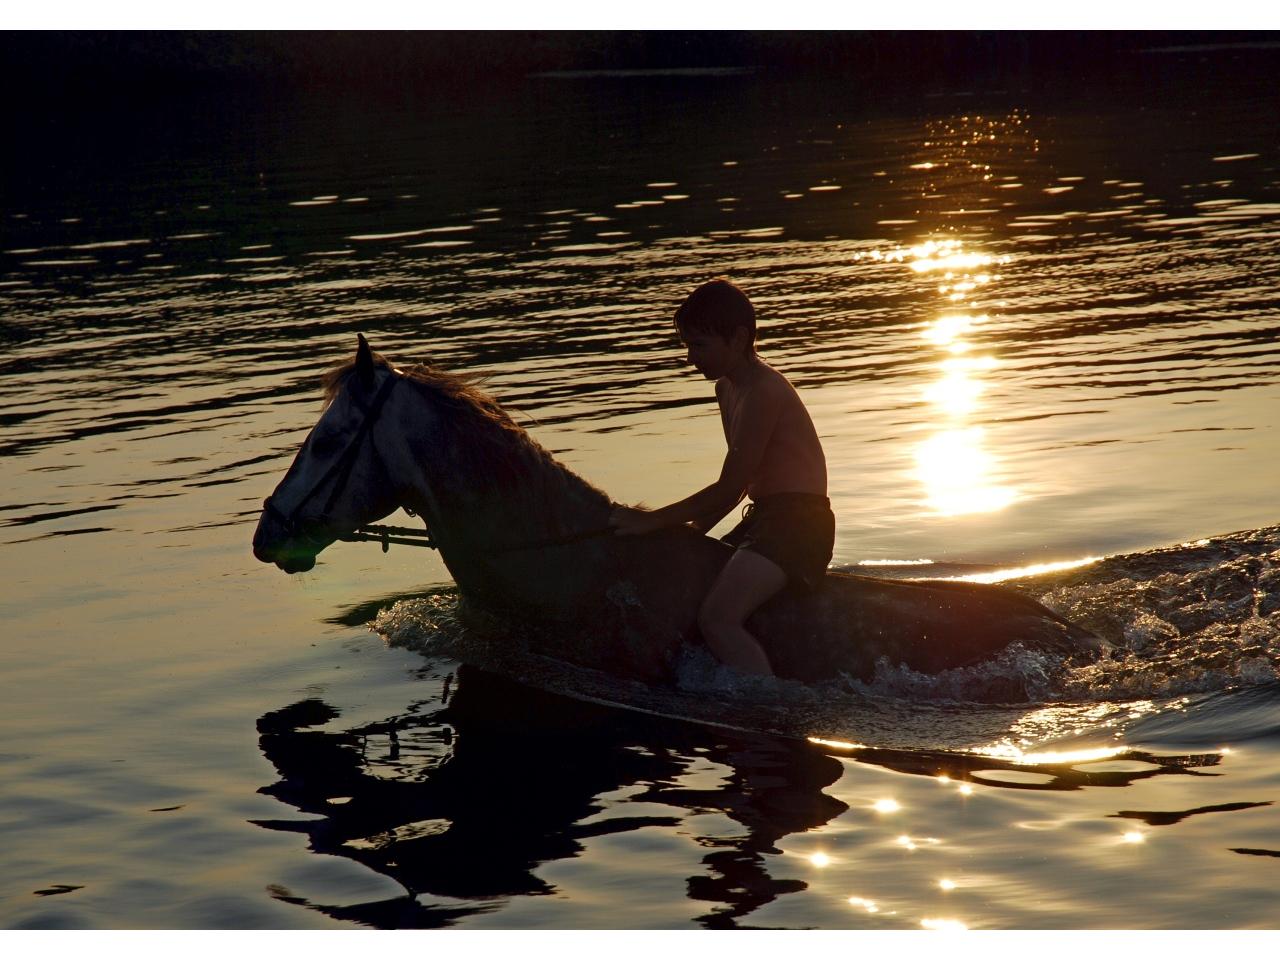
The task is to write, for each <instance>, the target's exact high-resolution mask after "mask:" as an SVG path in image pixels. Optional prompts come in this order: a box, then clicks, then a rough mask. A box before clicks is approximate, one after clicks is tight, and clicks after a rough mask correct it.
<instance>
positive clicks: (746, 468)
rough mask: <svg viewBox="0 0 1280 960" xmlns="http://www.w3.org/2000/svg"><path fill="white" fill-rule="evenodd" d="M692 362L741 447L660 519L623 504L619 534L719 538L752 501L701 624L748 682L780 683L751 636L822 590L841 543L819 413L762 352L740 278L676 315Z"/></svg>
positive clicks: (702, 290)
mask: <svg viewBox="0 0 1280 960" xmlns="http://www.w3.org/2000/svg"><path fill="white" fill-rule="evenodd" d="M675 324H676V329H677V330H678V331H679V333H680V339H681V341H682V342H683V343H684V345H685V348H686V349H687V351H688V361H689V363H690V364H692V365H693V366H694V368H695V369H697V371H698V372H699V373H701V374H702V375H703V376H704V377H706V378H707V379H708V380H714V381H715V384H716V401H717V403H719V405H720V422H721V425H722V426H723V427H724V435H725V440H726V441H727V443H728V446H729V450H728V453H727V454H726V455H725V459H724V466H723V467H721V469H720V478H719V479H718V480H716V482H715V483H713V484H711V486H709V487H705V488H704V489H702V490H699V491H698V492H697V493H695V494H693V496H691V497H686V498H685V499H684V500H681V501H679V502H678V503H673V504H671V505H669V506H666V507H663V508H662V509H660V510H644V509H635V508H631V507H617V508H615V509H614V511H613V514H612V516H611V517H610V518H609V522H610V524H611V525H612V526H613V527H614V528H615V532H616V533H617V534H619V535H637V534H644V533H651V532H652V531H654V530H660V529H662V528H663V527H669V526H674V525H675V524H679V523H690V524H692V525H693V527H694V528H695V529H697V530H699V531H701V532H703V533H705V532H706V531H708V530H710V529H711V528H712V527H714V526H715V525H716V524H717V523H719V522H720V520H721V519H723V518H724V516H725V515H726V514H728V512H729V511H730V510H732V509H733V508H734V507H736V506H737V505H738V504H739V503H741V502H742V499H743V497H744V496H750V498H751V501H752V502H751V504H750V505H749V506H748V507H747V509H746V511H745V512H744V513H745V519H744V520H743V521H742V523H740V524H738V525H737V526H736V527H734V529H733V530H732V531H730V532H729V533H728V534H727V535H725V537H724V538H723V539H724V541H725V542H726V543H729V544H730V545H732V546H734V547H736V548H737V549H736V551H735V552H734V554H733V556H732V557H731V558H730V559H729V562H728V563H727V564H725V566H724V569H723V570H722V571H721V572H720V575H719V577H718V578H717V580H716V581H715V583H714V584H713V585H712V587H711V591H710V592H709V593H708V594H707V596H706V598H705V599H704V600H703V602H702V607H701V609H700V610H699V612H698V627H699V629H700V630H701V631H702V636H703V639H704V640H705V641H706V643H707V646H708V647H710V648H711V652H712V653H714V654H715V655H716V657H717V658H718V659H719V660H720V661H721V662H722V663H724V664H725V665H727V666H729V667H732V668H734V669H735V670H738V671H741V672H743V673H754V674H761V675H763V676H773V670H772V668H771V667H770V665H769V659H768V657H767V656H766V655H765V652H764V650H763V649H762V648H761V646H760V644H759V643H757V642H756V639H755V638H754V637H753V636H751V634H750V633H748V632H747V630H746V629H745V628H744V627H743V624H744V623H745V622H746V620H747V618H748V617H749V616H750V615H751V613H752V612H753V611H755V610H756V608H758V607H759V606H760V605H761V604H763V603H764V602H765V601H766V600H768V599H769V598H770V597H772V596H773V595H774V594H776V593H777V592H778V591H779V590H781V589H782V588H783V587H784V586H786V585H787V584H788V583H792V584H793V585H796V586H800V587H802V588H807V589H813V588H814V587H816V586H817V585H818V584H819V583H821V581H822V577H823V574H824V572H825V570H826V567H827V564H828V563H829V562H830V560H831V552H832V546H833V544H834V541H835V518H834V517H833V516H832V513H831V505H830V502H829V501H828V500H827V462H826V457H825V456H824V455H823V452H822V444H821V443H820V442H819V440H818V434H817V432H816V431H815V430H814V428H813V421H812V420H811V419H810V418H809V413H808V411H807V410H805V408H804V404H803V403H801V402H800V398H799V396H797V395H796V391H795V389H794V388H793V387H792V386H791V384H790V383H789V382H788V381H787V378H786V377H784V376H783V375H782V374H780V373H778V371H776V370H774V369H773V368H772V367H770V366H769V365H768V364H767V363H765V362H764V361H763V360H761V359H760V357H759V356H758V355H757V354H756V350H755V338H756V319H755V308H754V307H753V306H752V305H751V301H750V300H748V299H747V296H746V294H744V293H743V292H742V291H741V290H739V289H738V288H737V287H736V286H734V285H733V284H732V283H730V282H729V281H728V280H724V279H719V280H712V281H710V282H708V283H704V284H703V285H702V286H700V287H698V288H697V289H696V290H694V291H693V293H691V294H689V296H688V298H687V299H686V300H685V301H684V303H683V304H682V305H681V306H680V309H679V310H677V311H676V316H675Z"/></svg>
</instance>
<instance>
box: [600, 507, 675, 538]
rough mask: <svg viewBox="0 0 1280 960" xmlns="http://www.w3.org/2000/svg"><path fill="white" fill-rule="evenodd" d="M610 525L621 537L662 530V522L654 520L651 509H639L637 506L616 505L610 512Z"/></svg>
mask: <svg viewBox="0 0 1280 960" xmlns="http://www.w3.org/2000/svg"><path fill="white" fill-rule="evenodd" d="M609 526H611V527H613V532H614V533H615V534H616V535H617V536H620V537H637V536H641V535H642V534H646V533H653V531H655V530H661V529H662V526H663V525H662V524H661V523H655V522H654V515H653V512H652V511H649V510H637V509H636V508H635V507H614V508H613V512H612V513H611V514H609Z"/></svg>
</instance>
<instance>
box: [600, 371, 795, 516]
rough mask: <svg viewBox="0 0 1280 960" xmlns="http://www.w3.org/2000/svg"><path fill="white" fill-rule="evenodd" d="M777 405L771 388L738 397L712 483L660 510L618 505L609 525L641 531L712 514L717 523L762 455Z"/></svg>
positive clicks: (734, 502) (744, 486)
mask: <svg viewBox="0 0 1280 960" xmlns="http://www.w3.org/2000/svg"><path fill="white" fill-rule="evenodd" d="M779 409H780V404H779V402H778V400H777V399H776V398H775V396H774V395H773V393H772V391H770V390H767V389H757V390H752V391H751V392H750V393H748V394H747V395H746V396H745V397H743V399H742V408H741V411H740V413H739V415H738V417H737V422H736V424H735V425H734V429H733V431H732V433H731V435H730V437H729V452H728V453H727V454H726V455H725V458H724V464H723V466H721V468H720V477H719V479H717V480H716V482H715V483H713V484H711V485H710V486H707V487H703V488H702V489H701V490H699V491H698V492H697V493H695V494H694V495H693V496H691V497H685V499H683V500H680V501H677V502H676V503H673V504H670V505H668V506H665V507H663V508H662V509H660V510H652V511H644V510H635V509H631V508H626V507H622V508H619V509H617V510H615V511H614V513H613V516H611V517H610V519H609V522H610V525H612V526H613V527H614V528H615V529H616V531H617V532H618V533H620V534H641V533H651V532H652V531H654V530H661V529H662V528H663V527H672V526H675V525H676V524H680V523H689V522H693V523H700V522H701V521H705V520H707V519H708V518H709V517H713V516H714V517H715V523H718V522H719V521H720V519H721V518H722V517H724V516H725V515H726V514H727V513H728V512H729V511H730V510H732V509H733V508H734V507H735V506H737V505H738V504H739V503H741V502H742V498H743V497H744V496H745V495H746V490H747V483H748V482H749V481H750V480H751V477H752V476H754V475H755V473H756V471H757V469H758V468H759V466H760V463H761V461H762V460H763V459H764V452H765V449H766V448H767V447H768V444H769V437H770V436H771V435H772V434H773V428H774V426H775V424H776V423H777V421H778V413H779ZM715 523H713V524H711V526H714V525H715ZM704 529H710V527H706V528H704Z"/></svg>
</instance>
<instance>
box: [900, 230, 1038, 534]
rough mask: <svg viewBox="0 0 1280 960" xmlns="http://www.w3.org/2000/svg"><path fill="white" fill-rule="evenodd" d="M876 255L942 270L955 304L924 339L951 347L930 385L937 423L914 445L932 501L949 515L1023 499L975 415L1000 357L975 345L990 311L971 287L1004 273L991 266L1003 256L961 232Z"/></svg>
mask: <svg viewBox="0 0 1280 960" xmlns="http://www.w3.org/2000/svg"><path fill="white" fill-rule="evenodd" d="M877 253H878V251H877ZM875 258H876V259H883V260H888V261H890V262H894V261H896V262H899V263H902V262H908V261H909V263H908V265H909V267H910V269H911V270H912V271H913V272H915V273H919V274H931V273H941V278H940V279H941V281H942V282H941V283H940V284H939V286H938V292H939V294H942V295H944V296H945V297H946V298H947V301H948V303H950V304H952V306H951V307H950V308H949V309H948V310H947V312H945V313H943V314H941V315H940V316H938V317H937V318H935V319H934V320H931V321H929V322H927V323H925V324H923V327H922V336H923V339H924V340H925V341H926V342H927V343H929V344H930V345H931V346H933V347H934V348H936V349H938V350H941V351H944V352H945V354H946V355H945V356H944V357H943V358H942V359H941V360H940V361H939V363H938V364H937V367H936V369H937V371H938V373H939V376H938V378H937V379H935V380H933V381H932V382H930V383H929V384H928V385H927V386H926V387H925V389H924V391H923V399H924V400H925V402H927V403H928V404H930V406H931V407H932V408H933V410H934V417H933V421H934V423H935V424H936V427H937V429H936V430H935V432H934V433H933V434H932V435H931V436H929V437H928V438H927V439H925V440H923V441H921V442H919V443H918V444H917V446H916V450H915V462H916V471H915V475H916V478H917V479H918V480H919V481H920V482H921V483H922V484H923V486H924V491H925V499H926V502H927V503H928V505H929V506H930V508H932V509H933V510H934V511H935V512H936V513H939V514H942V515H943V516H963V515H966V514H974V513H994V512H995V511H998V510H1003V509H1004V508H1005V507H1007V506H1009V505H1010V504H1011V503H1014V502H1015V501H1016V500H1017V499H1018V492H1017V491H1016V490H1014V489H1013V488H1012V487H1009V486H1006V485H1003V484H1001V483H999V482H998V480H997V477H998V474H999V465H998V463H997V461H996V459H995V457H994V456H993V455H992V454H991V453H990V452H989V450H988V449H987V446H986V443H985V434H984V431H983V429H982V427H980V426H977V425H975V424H974V423H973V422H972V419H973V418H974V417H975V415H977V414H978V413H979V412H980V410H981V408H982V397H983V394H984V393H985V392H986V389H987V384H986V383H985V382H984V381H983V379H982V376H981V375H982V374H984V373H987V372H989V371H991V370H994V369H995V368H996V366H997V365H998V361H997V360H996V358H995V357H993V356H991V355H989V354H979V353H977V352H975V344H974V343H973V342H972V335H973V334H974V333H975V332H976V331H977V330H979V329H981V328H982V327H983V326H984V325H985V324H988V323H989V321H990V319H991V318H990V316H989V315H988V314H985V313H981V314H976V313H970V312H967V311H966V310H965V309H964V304H965V301H966V300H967V299H968V297H969V294H970V293H971V292H972V291H974V290H976V289H977V288H979V287H981V286H984V285H986V284H988V283H990V282H991V281H992V280H993V279H998V277H996V276H994V275H993V274H992V273H991V272H990V270H989V269H988V268H989V267H991V266H992V265H993V264H995V263H997V262H998V261H997V259H996V258H995V257H993V256H991V255H990V254H986V253H983V252H981V251H977V250H968V249H965V247H964V245H963V244H962V242H961V241H959V240H955V239H933V240H926V241H924V242H922V243H919V244H917V245H916V246H913V247H909V248H904V249H902V250H896V251H893V252H892V253H890V254H888V255H883V254H881V255H879V256H876V257H875ZM999 262H1003V261H999Z"/></svg>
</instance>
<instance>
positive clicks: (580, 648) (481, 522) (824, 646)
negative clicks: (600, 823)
mask: <svg viewBox="0 0 1280 960" xmlns="http://www.w3.org/2000/svg"><path fill="white" fill-rule="evenodd" d="M323 387H324V397H325V406H324V409H323V412H322V414H321V416H320V418H319V420H318V421H317V422H316V424H315V426H314V428H313V429H312V430H311V432H310V434H309V435H308V436H307V438H306V440H305V441H304V442H303V444H302V446H301V447H300V449H299V450H298V452H297V455H296V456H295V458H294V460H293V463H292V464H291V466H290V467H289V469H288V471H287V472H286V473H285V475H284V477H283V479H282V480H281V481H280V483H279V484H278V485H277V487H276V488H275V490H274V491H273V492H272V494H271V495H270V496H269V497H268V498H267V499H266V501H265V502H264V504H263V509H262V513H261V516H260V518H259V520H258V526H257V530H256V532H255V533H254V538H253V552H254V555H255V556H256V557H257V558H258V559H259V560H261V561H263V562H265V563H273V564H275V565H276V566H278V567H279V568H280V569H281V570H283V571H285V572H286V573H296V572H300V571H305V570H309V569H311V568H312V567H313V566H314V564H315V559H316V555H317V554H319V553H320V552H321V551H322V550H324V549H325V548H326V547H327V546H329V545H330V544H332V543H333V542H334V541H335V540H338V539H340V538H342V537H345V536H347V535H349V534H350V533H351V532H352V531H354V530H356V529H358V528H360V527H362V526H365V525H368V524H370V523H374V522H376V521H377V520H379V519H382V518H384V517H386V516H387V515H388V514H390V513H392V512H393V511H394V510H396V509H397V508H401V507H403V508H405V509H406V510H407V511H408V512H409V513H411V514H414V515H416V516H418V517H419V518H420V519H421V521H422V522H423V523H424V525H425V528H426V530H427V531H429V532H430V535H431V537H432V539H433V541H434V545H435V546H436V547H437V549H438V550H439V551H440V555H441V558H442V559H443V561H444V564H445V566H446V568H447V569H448V571H449V573H450V575H451V576H452V577H453V579H454V581H455V583H456V585H457V589H458V592H459V595H460V600H461V605H462V606H465V607H466V608H467V609H472V610H475V611H477V612H478V613H479V614H480V615H481V617H480V619H481V620H483V621H484V622H485V623H488V624H490V625H493V626H494V627H495V629H500V630H501V631H502V633H503V636H504V637H505V638H506V639H505V640H504V642H510V643H519V644H524V645H525V648H526V649H527V650H528V651H530V652H533V653H536V654H539V655H541V656H545V657H551V658H554V659H558V660H561V661H566V662H568V663H570V664H574V665H576V666H581V667H588V668H591V669H595V670H601V671H605V672H606V673H609V674H613V675H616V676H618V677H619V678H625V679H627V680H637V681H641V682H644V683H649V684H664V683H666V684H669V683H672V682H673V680H674V667H675V664H676V663H677V659H678V655H679V653H680V652H681V650H682V648H683V647H684V645H685V644H696V643H698V642H699V641H700V637H699V635H698V627H697V620H698V608H699V606H700V605H701V602H702V599H703V597H704V596H705V595H706V594H707V592H708V590H709V589H710V587H711V585H712V583H713V582H714V580H715V578H716V576H717V574H718V573H719V571H720V569H721V567H723V565H724V564H725V562H726V561H727V560H728V559H729V557H730V556H731V555H732V548H731V547H730V546H728V545H727V544H724V543H722V542H720V541H719V540H717V539H714V538H712V537H709V536H706V535H704V534H702V533H699V532H697V531H695V530H694V529H693V528H691V527H688V526H676V527H672V528H669V529H665V530H660V531H658V532H655V533H652V534H649V535H645V536H639V537H615V536H613V535H612V531H611V529H610V528H609V525H608V518H609V515H610V512H611V510H612V509H613V507H614V504H613V502H612V501H611V499H610V498H609V496H608V495H606V494H605V493H604V492H603V491H601V490H599V489H597V488H596V487H594V486H592V485H591V484H590V483H588V482H587V481H586V480H584V479H583V478H581V477H580V476H578V475H577V474H575V473H574V472H573V471H571V470H570V469H568V468H567V467H565V466H564V465H563V464H561V463H559V462H558V461H557V460H556V459H555V458H554V457H553V456H552V455H551V454H550V453H548V452H547V451H546V450H545V449H544V448H543V447H542V446H541V445H539V444H538V443H537V441H536V440H534V439H533V438H532V437H531V436H530V435H529V434H528V433H527V432H526V431H525V430H524V429H523V428H521V427H520V426H519V425H517V424H516V423H515V421H514V420H513V419H512V418H511V417H510V415H508V413H507V412H506V411H505V410H504V409H503V408H502V407H501V405H500V404H499V403H498V402H497V401H496V400H495V399H494V398H493V397H491V396H490V395H488V394H487V393H485V392H484V391H482V390H480V389H479V388H478V387H477V386H476V385H475V383H474V382H473V381H472V380H469V379H467V378H465V377H462V376H457V375H454V374H450V373H447V372H445V371H442V370H439V369H436V368H435V367H433V366H431V365H429V364H420V365H414V366H406V367H404V368H397V367H394V366H392V365H391V364H390V363H389V362H388V361H387V360H386V359H385V358H383V357H382V356H380V355H379V354H376V353H375V352H374V351H373V350H372V349H371V348H370V346H369V344H368V341H366V339H365V338H364V336H363V334H360V335H358V338H357V349H356V355H355V358H354V360H351V361H348V362H346V363H344V364H341V365H340V366H338V367H336V368H334V369H332V370H330V371H329V372H328V373H327V374H326V375H325V377H324V380H323ZM746 626H747V628H748V629H749V630H750V631H751V632H752V634H753V635H754V636H755V637H757V638H758V640H759V642H760V644H761V646H762V647H763V648H764V650H765V652H766V654H767V655H768V657H769V661H770V663H771V665H772V666H773V668H774V671H775V673H776V674H777V675H778V676H779V677H782V678H786V679H790V680H798V681H801V682H804V683H810V684H812V683H820V682H823V681H827V680H835V679H838V678H839V677H840V676H841V674H844V675H847V676H849V677H857V678H859V679H861V680H864V681H870V680H872V679H873V677H874V674H875V670H876V665H877V662H878V661H884V662H886V663H888V664H890V665H905V666H907V667H909V668H910V669H912V670H915V671H918V672H922V673H930V674H933V673H938V672H940V671H943V670H949V669H954V668H958V667H964V666H968V665H971V664H976V663H979V662H981V661H983V660H986V659H988V658H990V657H992V656H993V655H995V654H997V653H999V652H1000V651H1002V650H1004V649H1005V648H1007V647H1008V646H1009V645H1010V644H1013V643H1020V644H1022V645H1023V646H1024V647H1026V648H1028V649H1033V650H1041V651H1052V652H1055V653H1058V654H1061V655H1063V656H1083V657H1089V658H1092V657H1093V656H1096V655H1097V654H1098V653H1099V652H1101V651H1102V650H1103V649H1105V644H1104V643H1103V641H1100V640H1099V639H1098V638H1097V637H1096V636H1094V635H1093V634H1091V633H1089V632H1087V631H1085V630H1083V629H1081V628H1080V627H1078V626H1076V625H1074V624H1072V623H1069V622H1068V621H1066V620H1065V619H1063V618H1062V617H1060V616H1059V615H1057V614H1056V613H1054V612H1053V611H1051V610H1049V609H1048V608H1046V607H1044V606H1043V605H1041V604H1040V603H1038V602H1036V601H1034V600H1032V599H1031V598H1030V597H1026V596H1023V595H1022V594H1019V593H1016V592H1014V591H1012V590H1009V589H1007V588H1003V587H998V586H993V585H986V584H976V583H967V582H957V581H944V580H912V581H905V580H890V579H882V578H876V577H866V576H859V575H854V574H850V573H844V572H838V571H828V572H827V573H826V575H825V578H824V581H823V583H822V584H820V585H819V588H818V589H817V590H816V591H813V592H811V593H802V592H799V591H796V590H792V589H790V588H788V589H784V590H783V591H782V592H781V593H779V594H778V595H777V596H775V597H774V598H772V599H771V600H770V601H769V602H767V603H766V604H765V605H764V606H762V607H761V608H760V609H758V610H757V611H756V612H755V613H754V614H753V615H752V616H751V618H750V619H749V620H748V621H747V624H746Z"/></svg>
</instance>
